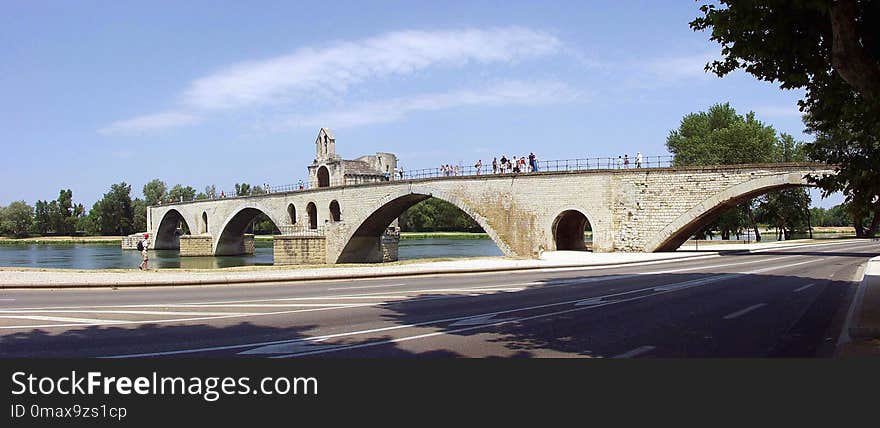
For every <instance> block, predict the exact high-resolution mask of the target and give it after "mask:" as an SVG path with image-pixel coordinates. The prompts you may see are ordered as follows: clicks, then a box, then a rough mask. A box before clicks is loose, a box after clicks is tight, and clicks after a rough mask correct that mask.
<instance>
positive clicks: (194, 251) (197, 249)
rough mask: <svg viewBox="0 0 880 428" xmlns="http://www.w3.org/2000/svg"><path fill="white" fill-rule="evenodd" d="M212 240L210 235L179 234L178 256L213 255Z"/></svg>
mask: <svg viewBox="0 0 880 428" xmlns="http://www.w3.org/2000/svg"><path fill="white" fill-rule="evenodd" d="M213 255H214V251H213V240H212V238H211V236H210V235H181V236H180V256H181V257H194V256H213Z"/></svg>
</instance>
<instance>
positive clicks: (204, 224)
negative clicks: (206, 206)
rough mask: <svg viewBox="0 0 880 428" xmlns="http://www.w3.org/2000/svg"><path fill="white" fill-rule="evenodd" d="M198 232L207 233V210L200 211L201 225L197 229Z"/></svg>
mask: <svg viewBox="0 0 880 428" xmlns="http://www.w3.org/2000/svg"><path fill="white" fill-rule="evenodd" d="M199 233H202V234H205V233H208V212H207V211H202V227H201V228H200V230H199Z"/></svg>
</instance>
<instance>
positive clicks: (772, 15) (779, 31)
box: [690, 0, 880, 236]
mask: <svg viewBox="0 0 880 428" xmlns="http://www.w3.org/2000/svg"><path fill="white" fill-rule="evenodd" d="M721 6H724V7H721ZM700 11H701V12H702V16H699V17H697V18H696V19H694V20H693V21H692V22H691V23H690V26H691V28H693V29H694V30H708V29H711V36H710V40H713V41H716V42H718V43H720V44H721V47H722V49H721V53H722V55H723V58H722V59H721V60H717V61H713V62H712V63H710V64H707V66H706V68H707V70H710V71H712V72H714V73H715V74H717V75H718V76H724V75H726V74H728V73H730V72H732V71H734V70H736V69H740V68H742V69H744V70H745V71H746V72H748V73H750V74H752V75H753V76H755V77H757V78H758V79H760V80H765V81H769V82H778V83H779V86H780V87H781V88H784V89H794V88H803V89H805V91H806V96H805V98H804V99H802V100H800V101H799V102H798V104H799V106H800V109H801V111H802V112H803V113H804V122H805V124H806V127H807V132H809V133H812V134H814V135H815V136H816V139H815V141H813V142H811V143H808V144H806V147H805V148H806V151H807V153H808V154H809V157H810V159H812V160H814V161H820V162H826V163H829V164H832V165H834V168H835V170H836V171H837V174H836V175H834V176H811V177H810V180H811V181H812V182H814V183H816V184H817V185H819V186H820V187H821V188H822V189H823V194H824V195H826V196H827V195H828V194H830V193H833V192H837V191H841V192H843V194H844V197H845V198H846V202H847V204H848V211H849V212H850V214H851V215H852V216H853V224H854V225H855V226H856V233H857V235H859V236H869V235H873V234H875V233H876V231H877V228H878V226H880V132H878V131H880V123H878V122H880V32H878V31H877V28H880V0H834V1H832V0H811V1H788V0H765V1H761V2H755V1H751V0H721V1H720V2H707V3H705V4H703V5H702V6H701V7H700ZM869 217H870V218H871V219H870V221H869V222H868V223H867V225H866V226H864V227H863V226H862V223H863V221H864V220H865V219H867V218H869Z"/></svg>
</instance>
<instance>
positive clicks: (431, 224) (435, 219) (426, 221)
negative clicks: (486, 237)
mask: <svg viewBox="0 0 880 428" xmlns="http://www.w3.org/2000/svg"><path fill="white" fill-rule="evenodd" d="M399 223H400V230H401V231H404V232H437V231H444V232H453V231H454V232H482V231H483V229H482V228H481V227H480V225H479V224H477V222H476V221H474V219H473V218H471V217H470V216H469V215H467V214H466V213H465V212H464V211H462V210H460V209H458V207H456V206H455V205H452V204H450V203H449V202H446V201H444V200H442V199H437V198H430V199H427V200H424V201H422V202H419V203H418V204H415V205H413V206H412V207H410V208H409V209H408V210H406V211H405V212H404V213H403V214H402V215H401V216H400V221H399Z"/></svg>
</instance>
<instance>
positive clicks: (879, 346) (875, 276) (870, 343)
mask: <svg viewBox="0 0 880 428" xmlns="http://www.w3.org/2000/svg"><path fill="white" fill-rule="evenodd" d="M853 299H854V302H853V313H852V316H851V317H850V320H849V321H850V322H849V326H848V327H849V329H848V331H847V332H846V333H848V334H849V337H850V340H851V341H850V342H849V343H845V344H842V345H841V346H839V347H838V350H837V356H838V357H844V358H846V357H880V257H874V258H873V259H871V260H870V261H869V262H868V264H867V266H865V274H864V277H863V279H862V282H861V284H859V288H858V290H857V291H856V295H855V297H854V298H853Z"/></svg>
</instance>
